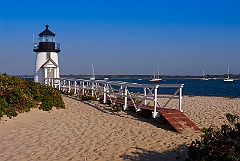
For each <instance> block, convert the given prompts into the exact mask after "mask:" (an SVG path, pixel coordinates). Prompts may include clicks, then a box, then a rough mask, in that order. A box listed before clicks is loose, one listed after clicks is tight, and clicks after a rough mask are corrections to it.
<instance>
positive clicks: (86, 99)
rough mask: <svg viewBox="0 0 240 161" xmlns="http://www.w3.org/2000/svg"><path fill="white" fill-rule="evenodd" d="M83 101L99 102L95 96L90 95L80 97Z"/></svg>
mask: <svg viewBox="0 0 240 161" xmlns="http://www.w3.org/2000/svg"><path fill="white" fill-rule="evenodd" d="M78 97H79V98H80V99H81V100H83V101H88V100H93V101H95V100H97V99H96V97H93V96H90V95H82V94H81V95H79V96H78Z"/></svg>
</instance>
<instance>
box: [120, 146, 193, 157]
mask: <svg viewBox="0 0 240 161" xmlns="http://www.w3.org/2000/svg"><path fill="white" fill-rule="evenodd" d="M120 157H121V158H123V159H124V160H129V161H185V158H187V157H188V155H187V146H186V145H180V146H178V147H177V148H176V149H172V150H168V151H164V152H162V153H159V152H155V151H150V150H145V149H142V148H135V151H133V152H131V154H130V155H126V154H124V155H121V156H120Z"/></svg>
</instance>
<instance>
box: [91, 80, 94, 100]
mask: <svg viewBox="0 0 240 161" xmlns="http://www.w3.org/2000/svg"><path fill="white" fill-rule="evenodd" d="M91 89H92V97H93V96H94V83H92V87H91Z"/></svg>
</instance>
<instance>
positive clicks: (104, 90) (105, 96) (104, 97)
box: [103, 84, 107, 103]
mask: <svg viewBox="0 0 240 161" xmlns="http://www.w3.org/2000/svg"><path fill="white" fill-rule="evenodd" d="M106 86H107V84H104V87H103V103H106V102H107V93H106V92H107V89H106V88H107V87H106Z"/></svg>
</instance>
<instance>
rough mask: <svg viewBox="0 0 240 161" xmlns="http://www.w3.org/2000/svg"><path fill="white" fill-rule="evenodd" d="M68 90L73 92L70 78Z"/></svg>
mask: <svg viewBox="0 0 240 161" xmlns="http://www.w3.org/2000/svg"><path fill="white" fill-rule="evenodd" d="M68 92H69V93H70V92H71V81H70V80H68Z"/></svg>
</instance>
